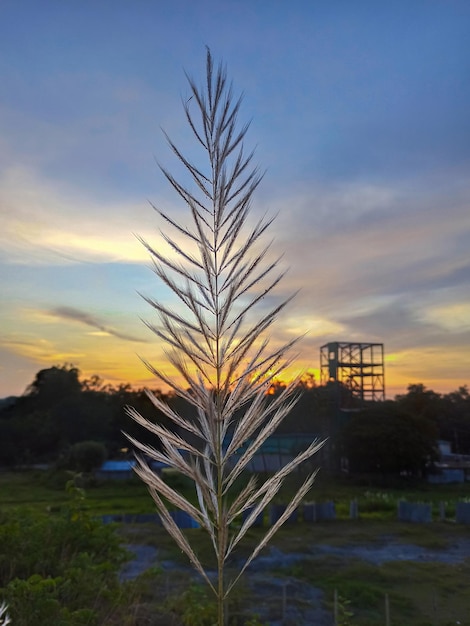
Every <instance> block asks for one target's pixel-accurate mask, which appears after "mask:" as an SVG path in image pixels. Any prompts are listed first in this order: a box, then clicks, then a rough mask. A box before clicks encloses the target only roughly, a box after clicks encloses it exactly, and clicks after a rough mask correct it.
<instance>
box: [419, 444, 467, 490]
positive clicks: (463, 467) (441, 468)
mask: <svg viewBox="0 0 470 626" xmlns="http://www.w3.org/2000/svg"><path fill="white" fill-rule="evenodd" d="M437 444H438V449H439V459H438V461H437V462H436V463H435V464H434V466H435V469H436V471H435V472H434V473H432V474H428V482H430V483H434V484H444V483H463V482H466V481H470V455H469V454H454V453H453V452H452V444H451V443H450V441H444V440H442V439H440V440H439V441H438V442H437Z"/></svg>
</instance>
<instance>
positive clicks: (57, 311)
mask: <svg viewBox="0 0 470 626" xmlns="http://www.w3.org/2000/svg"><path fill="white" fill-rule="evenodd" d="M46 313H47V314H48V315H52V316H54V317H58V318H60V319H64V320H72V321H74V322H79V323H81V324H85V325H86V326H90V327H91V328H95V329H96V330H97V331H99V332H100V333H103V334H105V335H112V336H113V337H117V338H118V339H123V340H124V341H133V342H139V343H147V341H146V340H145V339H140V338H139V337H135V336H133V335H128V334H126V333H122V332H119V331H118V330H115V329H113V328H111V327H110V326H107V325H105V324H103V322H102V321H101V320H99V319H98V318H97V317H95V316H94V315H90V313H87V312H86V311H82V310H80V309H76V308H74V307H69V306H59V307H56V308H54V309H51V310H49V311H47V312H46Z"/></svg>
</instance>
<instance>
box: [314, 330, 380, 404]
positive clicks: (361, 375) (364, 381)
mask: <svg viewBox="0 0 470 626" xmlns="http://www.w3.org/2000/svg"><path fill="white" fill-rule="evenodd" d="M320 374H321V384H322V385H327V384H331V383H335V386H336V387H340V388H341V389H342V392H341V393H340V394H339V395H340V397H339V398H338V399H339V405H340V406H339V407H338V408H339V409H342V410H348V409H349V410H351V409H353V408H356V409H357V408H361V407H362V406H364V404H365V403H366V402H371V401H372V402H380V401H384V400H385V372H384V344H383V343H363V342H361V343H357V342H346V341H343V342H340V341H335V342H330V343H327V344H325V345H323V346H321V348H320ZM338 383H340V384H338Z"/></svg>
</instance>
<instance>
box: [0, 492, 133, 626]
mask: <svg viewBox="0 0 470 626" xmlns="http://www.w3.org/2000/svg"><path fill="white" fill-rule="evenodd" d="M79 491H80V490H76V488H73V487H71V488H70V489H69V493H70V495H71V496H72V498H73V499H72V501H71V503H70V505H69V506H68V507H67V508H66V509H64V510H62V511H61V513H60V514H58V515H47V514H43V513H36V512H28V511H24V510H22V511H9V512H8V513H3V514H0V545H1V546H2V550H1V552H0V597H1V598H2V599H3V600H4V601H5V602H6V603H7V604H8V607H9V608H8V612H9V615H10V617H11V620H12V623H13V624H15V626H30V625H31V624H47V625H48V626H82V625H83V626H85V624H86V625H87V626H94V625H96V626H102V625H103V624H111V623H112V622H110V621H108V619H109V616H110V615H112V614H113V613H115V612H116V610H117V608H119V606H123V605H125V604H126V602H125V596H126V590H125V588H124V587H122V586H121V585H120V583H119V580H118V571H119V569H120V567H121V565H122V563H123V562H124V561H125V560H126V559H127V552H126V551H125V550H123V549H122V548H121V546H120V541H119V538H118V536H117V534H116V533H115V531H114V529H113V528H112V527H109V526H105V525H103V524H102V523H101V522H99V521H97V520H94V519H92V518H90V517H89V516H88V514H87V513H86V512H85V511H84V508H83V506H82V497H83V494H82V492H80V493H78V492H79ZM76 492H77V493H76ZM123 620H124V615H122V616H121V621H120V622H116V623H120V624H122V623H124V621H123Z"/></svg>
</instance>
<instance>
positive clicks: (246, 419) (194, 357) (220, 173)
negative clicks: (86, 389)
mask: <svg viewBox="0 0 470 626" xmlns="http://www.w3.org/2000/svg"><path fill="white" fill-rule="evenodd" d="M188 81H189V87H190V93H191V95H190V97H189V99H187V100H186V101H185V102H183V107H184V112H185V115H186V119H187V122H188V124H189V126H190V128H191V131H192V133H193V134H194V138H195V140H196V144H197V146H198V147H199V148H200V149H202V152H203V155H204V159H205V162H204V161H202V162H201V163H199V162H198V163H195V162H192V161H191V160H190V159H188V158H186V157H185V156H184V155H183V153H182V152H181V151H180V149H179V148H178V147H177V145H176V144H175V143H174V142H173V141H172V140H171V139H170V138H169V137H167V140H168V144H169V146H170V148H171V150H172V151H173V153H174V154H175V155H176V157H177V158H178V159H179V161H180V164H182V166H183V169H184V172H185V181H186V180H188V181H189V183H187V184H183V183H181V182H179V181H178V180H177V179H176V178H175V177H174V176H173V175H172V174H171V173H170V172H169V171H168V170H167V169H165V168H164V167H161V170H162V172H163V174H164V176H165V177H166V179H167V180H168V181H169V183H170V185H171V186H172V187H173V188H174V190H175V191H176V193H177V194H178V195H179V196H180V198H181V199H182V200H183V202H184V203H185V205H186V206H187V209H188V220H187V223H184V224H182V223H179V222H177V221H176V220H175V219H174V218H173V217H172V216H171V215H169V214H168V213H166V212H165V211H163V210H161V209H160V208H157V207H154V208H155V209H156V211H157V213H158V214H159V215H160V217H161V219H162V220H163V222H164V223H165V224H166V227H167V230H166V232H163V233H162V237H163V239H164V241H165V242H166V244H167V245H169V247H170V249H171V254H168V255H164V254H162V253H161V252H160V250H159V248H156V247H153V246H151V245H150V244H149V243H148V242H146V241H143V244H144V245H145V246H146V248H147V249H148V251H149V253H150V255H151V257H152V260H153V270H154V272H155V274H156V275H157V277H158V278H159V279H160V280H161V281H163V283H164V284H165V285H167V287H168V288H169V289H170V290H171V291H172V292H173V294H174V295H175V296H176V297H177V299H178V300H179V302H180V305H179V306H178V307H176V308H175V309H171V308H168V307H167V306H166V305H165V304H164V303H162V302H158V301H156V300H154V299H153V298H151V297H148V296H144V297H145V299H146V300H147V302H148V303H149V304H150V305H151V306H152V307H153V308H154V310H155V312H156V316H157V323H155V324H154V323H147V325H148V327H149V328H150V329H151V330H152V331H153V332H154V333H155V335H156V336H157V337H158V338H159V339H160V340H161V341H162V342H164V343H165V344H166V346H167V351H166V355H167V358H168V361H169V363H171V365H172V366H173V368H174V369H175V370H176V371H177V372H178V375H179V380H181V381H182V382H181V383H180V382H176V380H174V379H172V378H171V377H170V376H169V375H167V373H165V372H164V371H162V370H160V369H158V368H156V367H154V366H153V365H151V364H150V363H146V365H147V366H148V368H149V369H150V370H151V371H152V372H153V373H154V374H155V375H156V376H157V377H158V378H159V379H160V380H161V381H163V382H165V383H166V384H167V385H169V386H170V387H171V388H172V389H173V391H174V392H175V393H176V394H177V395H178V396H180V397H181V398H184V399H185V400H186V401H187V402H188V403H189V404H190V405H192V406H193V407H194V409H195V411H196V412H197V419H196V420H193V419H190V418H189V417H188V416H185V415H182V414H178V413H176V412H175V411H174V410H173V409H172V408H170V406H168V405H167V404H166V403H164V402H163V401H162V400H160V399H159V398H158V397H156V396H155V395H154V394H152V393H151V392H148V395H149V398H150V400H151V401H152V403H153V404H154V406H155V407H156V409H158V410H159V411H161V412H162V413H163V414H164V415H165V416H166V417H167V418H169V420H170V421H171V422H172V423H173V424H174V426H175V428H174V430H171V431H170V430H169V429H168V428H165V427H164V426H162V425H159V424H156V423H153V422H149V421H148V420H146V419H145V418H144V417H142V416H141V415H140V414H139V413H138V412H137V411H135V410H134V409H132V408H129V409H128V411H129V413H130V415H131V416H132V418H133V419H135V420H136V421H137V422H138V423H139V424H141V425H142V426H144V427H146V428H147V429H149V430H150V431H151V432H152V433H153V434H155V436H156V438H157V440H158V442H159V445H158V446H156V447H155V448H153V447H150V446H148V445H144V444H142V443H140V442H138V441H136V440H135V439H132V438H130V439H131V441H132V443H133V444H134V446H136V448H137V449H138V450H139V451H140V453H138V455H137V460H138V462H137V467H136V472H137V474H138V475H139V476H140V478H141V479H142V480H143V481H144V482H145V483H146V484H147V485H148V487H149V490H150V493H151V495H152V497H153V499H154V501H155V504H156V507H157V510H158V512H159V514H160V517H161V520H162V523H163V525H164V527H165V528H166V530H167V531H168V532H169V533H170V535H171V536H172V537H173V539H174V540H175V541H176V543H177V544H178V546H179V547H180V548H181V550H183V551H184V552H185V553H186V554H187V556H188V557H189V559H190V560H191V562H192V563H193V565H194V567H195V568H196V569H197V571H198V572H199V573H200V574H201V576H202V577H203V578H204V579H205V580H206V582H207V584H208V585H209V586H210V587H211V589H212V590H213V591H214V593H215V594H216V596H217V601H218V620H219V626H223V624H224V601H225V599H226V597H227V595H228V593H229V592H230V590H231V589H232V588H233V586H234V584H235V583H236V581H237V580H238V578H239V577H240V575H241V574H242V572H243V571H244V570H245V568H246V567H247V566H248V565H249V563H250V562H251V561H252V560H253V559H254V558H255V557H256V556H257V554H258V553H259V552H260V551H261V550H262V549H263V548H264V546H265V545H266V544H267V542H268V541H269V540H270V539H271V537H272V536H273V534H274V533H275V532H276V531H277V530H278V528H279V527H280V526H281V525H282V524H283V523H284V521H285V520H286V519H287V518H288V517H289V515H290V514H291V513H292V511H293V510H294V509H295V508H296V507H297V506H298V505H299V503H300V501H301V500H302V499H303V497H304V496H305V494H306V493H307V492H308V491H309V489H310V488H311V486H312V483H313V480H314V476H315V473H313V474H312V475H310V476H309V477H308V478H307V479H306V481H305V482H304V484H303V485H302V487H301V488H300V490H299V491H298V493H297V494H296V495H295V496H294V498H293V499H292V501H291V502H290V503H289V505H288V506H287V508H286V510H285V513H284V514H283V515H282V517H281V518H280V519H279V520H278V521H277V522H276V523H275V524H274V525H273V526H272V527H271V528H270V529H269V530H268V531H267V533H266V535H265V536H264V537H263V538H262V539H261V540H260V542H259V544H258V545H257V546H256V548H255V549H254V551H253V552H252V554H251V555H250V556H249V557H248V558H247V560H246V562H245V563H244V565H242V566H241V567H240V569H239V571H238V572H236V573H235V574H234V575H233V577H232V579H231V580H226V578H227V571H226V569H227V568H226V564H227V559H228V557H229V555H231V554H232V552H233V550H234V549H235V548H236V546H237V545H238V544H239V542H240V541H241V540H242V539H243V537H244V536H245V535H246V533H247V531H248V530H249V529H250V527H251V526H252V525H253V523H254V522H255V520H256V518H257V516H258V514H259V513H260V512H261V511H263V509H264V508H265V507H266V506H267V505H268V504H269V503H270V502H271V501H272V499H273V498H274V497H275V495H276V494H277V493H278V491H279V489H280V488H281V485H282V483H283V480H284V478H285V477H286V476H287V475H288V474H290V473H291V472H292V471H293V470H295V469H296V468H297V467H298V466H299V465H300V464H301V463H302V462H304V461H305V460H306V459H308V458H309V457H311V456H312V455H313V454H314V453H315V452H316V451H317V450H318V449H319V448H320V446H321V445H322V443H321V442H318V441H314V442H312V444H311V445H310V446H309V447H308V448H307V449H306V450H305V451H304V452H302V453H300V454H298V455H297V456H296V457H295V458H294V459H293V460H292V461H290V462H289V463H288V464H287V465H286V466H285V467H283V468H281V469H279V470H278V471H277V472H275V473H274V474H273V475H272V476H270V477H269V479H268V480H266V481H265V482H264V483H263V484H261V485H259V484H258V482H257V480H256V478H254V477H251V478H249V479H247V480H246V481H245V483H246V484H245V485H244V486H242V487H241V488H240V489H239V492H238V493H236V494H235V495H234V493H233V491H234V489H236V488H237V486H238V485H240V483H243V480H241V477H243V476H245V475H246V474H247V472H246V470H247V467H248V466H249V464H250V461H251V460H252V459H253V457H254V456H255V455H256V453H257V452H258V451H259V449H260V448H261V446H262V445H263V443H264V442H265V441H266V440H267V438H268V437H270V436H271V435H272V433H274V432H275V430H276V428H277V427H278V426H279V424H280V423H281V421H282V420H283V418H284V417H285V416H286V415H287V414H288V413H289V411H290V410H291V408H292V406H293V404H294V403H295V402H296V400H297V397H296V381H293V382H292V383H291V384H289V385H287V387H286V388H285V390H284V391H283V392H282V393H281V394H280V395H279V396H277V397H275V398H274V399H272V398H270V397H269V396H267V394H266V391H267V388H268V387H269V385H270V383H271V381H272V380H273V379H274V378H275V377H276V376H278V375H279V373H280V372H281V371H282V369H283V368H284V367H285V366H286V365H287V364H288V363H289V362H290V358H289V356H288V353H289V351H290V349H291V348H292V346H293V344H294V343H295V341H292V342H290V343H288V344H287V345H283V346H282V347H277V346H276V347H275V348H271V347H270V343H269V341H268V339H267V338H266V333H267V331H268V330H269V329H270V327H271V325H272V324H273V322H274V321H275V319H276V317H277V315H278V313H279V312H280V311H281V310H282V309H283V308H284V307H285V306H286V304H287V303H288V302H289V300H290V298H288V299H287V300H285V301H283V302H281V303H280V304H276V305H273V307H272V308H271V309H270V310H268V311H266V310H265V309H264V302H266V300H267V299H266V296H268V295H270V294H271V293H272V292H273V290H274V289H275V287H276V286H277V285H278V283H279V281H280V280H281V278H282V273H281V272H280V271H279V270H278V262H277V261H267V257H268V250H269V248H270V244H269V243H268V244H267V245H263V242H262V239H263V235H264V234H265V231H266V229H267V228H268V227H269V225H270V223H271V220H269V219H262V220H260V221H259V222H257V223H255V224H254V225H253V226H251V227H249V225H248V216H249V211H250V206H251V199H252V196H253V193H254V191H255V189H256V188H257V187H258V185H259V183H260V180H261V178H262V174H261V173H260V171H259V170H258V168H257V167H255V166H254V165H253V164H252V159H253V152H248V153H247V152H246V151H245V149H244V139H245V136H246V133H247V130H248V124H246V125H243V126H241V127H240V126H239V125H238V120H237V118H238V114H239V110H240V105H241V98H238V99H235V98H234V96H233V90H232V86H231V84H230V83H229V82H228V81H227V76H226V71H225V69H224V67H223V66H222V65H219V66H218V67H215V66H214V62H213V58H212V56H211V53H210V51H209V50H208V51H207V63H206V81H205V85H204V87H203V88H199V87H198V86H197V85H196V83H195V82H194V80H193V79H192V78H190V77H188ZM263 299H264V301H263ZM261 305H263V306H261ZM181 311H183V313H182V312H181ZM240 449H243V453H242V454H239V453H237V452H238V451H239V450H240ZM236 453H237V454H236ZM146 459H152V460H155V461H161V462H163V463H166V464H168V465H169V466H171V467H173V468H176V469H177V470H179V471H180V472H181V473H182V474H184V475H185V476H187V477H189V478H190V479H191V481H193V482H194V485H195V489H196V493H197V504H194V503H192V502H190V501H189V500H188V499H187V498H186V497H185V496H184V495H183V494H181V493H179V492H178V491H177V490H176V489H173V488H171V487H170V486H169V485H167V484H166V483H165V481H164V480H163V479H162V478H161V477H160V476H158V475H157V474H156V473H155V472H154V471H152V469H151V468H150V467H149V465H148V463H147V461H146ZM169 507H176V508H178V509H181V510H183V511H186V512H187V513H188V514H189V515H191V516H192V517H193V518H194V519H195V520H196V521H197V522H198V523H199V524H200V525H201V527H202V528H203V529H204V530H205V531H206V532H207V533H208V534H209V536H210V538H211V542H212V546H213V549H214V551H215V555H216V558H217V578H216V580H215V581H214V579H213V578H212V577H209V576H208V574H207V573H206V571H205V569H204V567H203V565H202V563H201V562H200V560H199V558H198V556H197V555H196V553H195V552H194V550H193V549H192V547H191V545H190V542H189V541H188V539H187V538H186V536H185V535H184V534H183V533H182V531H181V530H180V529H179V528H178V526H177V524H176V523H175V521H174V520H173V517H172V516H171V515H170V511H169ZM244 512H245V513H246V515H245V519H244V521H243V523H241V524H238V525H237V524H233V522H234V520H235V519H236V518H241V516H242V514H243V513H244Z"/></svg>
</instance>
